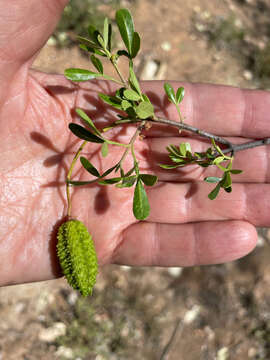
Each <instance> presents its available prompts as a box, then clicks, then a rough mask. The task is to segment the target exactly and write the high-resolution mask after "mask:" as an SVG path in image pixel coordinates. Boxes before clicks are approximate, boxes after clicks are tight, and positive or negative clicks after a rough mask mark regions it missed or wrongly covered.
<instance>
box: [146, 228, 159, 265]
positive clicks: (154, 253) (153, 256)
mask: <svg viewBox="0 0 270 360" xmlns="http://www.w3.org/2000/svg"><path fill="white" fill-rule="evenodd" d="M152 228H153V231H152V232H151V233H152V240H151V243H152V245H153V246H152V247H150V246H149V253H150V256H149V260H148V261H147V263H148V264H153V265H158V264H160V256H159V255H160V244H161V241H160V236H159V234H160V224H159V223H152Z"/></svg>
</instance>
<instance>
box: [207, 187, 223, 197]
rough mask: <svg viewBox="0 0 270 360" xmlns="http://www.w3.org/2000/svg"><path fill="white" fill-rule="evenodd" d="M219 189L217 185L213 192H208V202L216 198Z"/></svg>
mask: <svg viewBox="0 0 270 360" xmlns="http://www.w3.org/2000/svg"><path fill="white" fill-rule="evenodd" d="M220 187H221V186H220V184H217V186H216V187H215V188H214V190H212V191H211V192H210V194H208V197H209V199H210V200H214V199H215V198H216V197H217V196H218V193H219V190H220Z"/></svg>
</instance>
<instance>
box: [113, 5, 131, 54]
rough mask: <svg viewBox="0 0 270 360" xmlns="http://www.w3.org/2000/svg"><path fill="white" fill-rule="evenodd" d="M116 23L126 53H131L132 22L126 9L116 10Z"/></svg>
mask: <svg viewBox="0 0 270 360" xmlns="http://www.w3.org/2000/svg"><path fill="white" fill-rule="evenodd" d="M116 23H117V26H118V29H119V32H120V34H121V37H122V39H123V41H124V44H125V45H126V48H127V50H128V53H129V54H130V55H131V53H132V42H133V36H134V24H133V19H132V16H131V14H130V12H129V11H128V10H127V9H120V10H118V11H117V12H116Z"/></svg>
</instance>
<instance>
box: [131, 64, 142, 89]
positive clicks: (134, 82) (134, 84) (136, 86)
mask: <svg viewBox="0 0 270 360" xmlns="http://www.w3.org/2000/svg"><path fill="white" fill-rule="evenodd" d="M128 80H129V83H130V86H131V87H132V89H133V90H135V91H136V92H137V93H138V94H139V95H140V96H141V95H142V93H141V88H140V84H139V82H138V80H137V77H136V75H135V72H134V70H133V63H132V61H130V62H129V79H128Z"/></svg>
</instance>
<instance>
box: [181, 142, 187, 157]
mask: <svg viewBox="0 0 270 360" xmlns="http://www.w3.org/2000/svg"><path fill="white" fill-rule="evenodd" d="M179 148H180V152H181V155H182V156H184V157H185V156H186V153H187V148H186V143H181V144H180V146H179Z"/></svg>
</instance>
